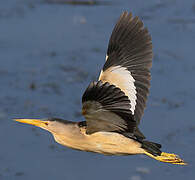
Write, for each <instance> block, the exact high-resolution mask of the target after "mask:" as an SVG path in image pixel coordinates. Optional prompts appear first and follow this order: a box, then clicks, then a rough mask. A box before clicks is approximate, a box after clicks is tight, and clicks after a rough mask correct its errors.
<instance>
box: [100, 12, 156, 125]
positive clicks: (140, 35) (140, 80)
mask: <svg viewBox="0 0 195 180" xmlns="http://www.w3.org/2000/svg"><path fill="white" fill-rule="evenodd" d="M152 57H153V54H152V42H151V36H150V35H149V33H148V30H147V29H146V28H144V27H143V23H142V21H141V20H140V19H139V18H138V17H134V18H133V17H132V14H131V13H129V14H128V13H127V12H124V13H122V15H121V16H120V18H119V20H118V22H117V24H116V25H115V27H114V29H113V32H112V35H111V37H110V41H109V45H108V50H107V56H106V63H105V64H104V67H103V70H102V71H101V74H100V77H99V80H101V81H102V82H109V83H110V84H113V85H115V86H116V87H118V88H120V89H121V90H122V91H123V92H124V93H125V95H127V96H128V97H129V100H130V102H131V109H130V110H131V112H132V114H133V115H134V117H135V120H136V122H137V124H139V122H140V119H141V117H142V115H143V112H144V108H145V106H146V101H147V97H148V93H149V88H150V68H151V66H152Z"/></svg>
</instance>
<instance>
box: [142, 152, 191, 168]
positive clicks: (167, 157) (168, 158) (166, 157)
mask: <svg viewBox="0 0 195 180" xmlns="http://www.w3.org/2000/svg"><path fill="white" fill-rule="evenodd" d="M144 153H145V154H146V155H147V156H150V157H151V158H154V159H156V160H158V161H161V162H165V163H171V164H179V165H187V163H185V162H184V160H182V159H180V158H179V156H177V155H176V154H170V153H165V152H162V153H161V155H160V156H154V155H152V154H151V153H149V152H147V151H145V152H144Z"/></svg>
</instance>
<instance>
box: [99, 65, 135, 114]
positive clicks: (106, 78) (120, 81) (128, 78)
mask: <svg viewBox="0 0 195 180" xmlns="http://www.w3.org/2000/svg"><path fill="white" fill-rule="evenodd" d="M99 80H101V81H103V82H109V83H110V84H113V85H115V86H116V87H118V88H120V89H121V90H122V91H123V92H124V93H125V95H126V96H128V97H129V100H130V102H131V109H130V110H131V112H132V114H134V111H135V106H136V99H137V96H136V94H137V92H136V87H135V84H134V82H135V79H134V78H133V76H132V75H131V72H130V71H128V70H127V69H126V68H125V67H121V66H114V67H110V68H108V69H107V70H106V71H101V73H100V77H99Z"/></svg>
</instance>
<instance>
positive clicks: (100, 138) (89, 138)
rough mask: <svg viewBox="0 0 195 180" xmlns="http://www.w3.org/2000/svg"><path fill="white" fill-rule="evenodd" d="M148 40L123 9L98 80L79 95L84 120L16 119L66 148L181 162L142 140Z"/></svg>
mask: <svg viewBox="0 0 195 180" xmlns="http://www.w3.org/2000/svg"><path fill="white" fill-rule="evenodd" d="M152 58H153V53H152V41H151V36H150V35H149V32H148V30H147V28H144V26H143V23H142V21H141V20H140V19H139V18H138V17H132V14H131V13H128V12H123V13H122V14H121V16H120V18H119V20H118V22H117V23H116V25H115V27H114V29H113V32H112V34H111V37H110V40H109V45H108V50H107V55H106V62H105V64H104V66H103V69H102V70H101V72H100V76H99V79H98V81H97V82H92V83H91V84H90V85H89V86H88V88H87V89H86V90H85V92H84V94H83V97H82V105H83V106H82V114H83V116H84V117H85V119H86V121H82V122H71V121H66V120H62V119H57V118H49V119H42V120H39V119H15V120H16V121H18V122H22V123H27V124H32V125H34V126H38V127H41V128H43V129H45V130H47V131H49V132H51V133H52V134H53V136H54V138H55V140H56V141H57V142H58V143H60V144H62V145H64V146H67V147H70V148H73V149H77V150H82V151H90V152H96V153H101V154H105V155H133V154H146V155H148V156H150V157H152V158H154V159H156V160H158V161H162V162H167V163H172V164H180V165H184V164H185V162H184V161H183V160H182V159H180V158H179V157H178V156H177V155H175V154H170V153H165V152H162V151H161V150H160V148H161V145H160V144H157V143H154V142H150V141H147V140H145V136H144V135H143V134H142V133H141V131H140V130H139V128H138V125H139V123H140V119H141V117H142V115H143V113H144V108H145V106H146V101H147V97H148V93H149V88H150V68H151V66H152Z"/></svg>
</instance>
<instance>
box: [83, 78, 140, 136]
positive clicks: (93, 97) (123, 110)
mask: <svg viewBox="0 0 195 180" xmlns="http://www.w3.org/2000/svg"><path fill="white" fill-rule="evenodd" d="M82 103H83V108H82V113H83V115H84V116H85V119H86V124H87V133H88V134H91V133H94V132H98V131H108V132H113V131H114V132H126V131H128V132H129V133H133V132H134V130H135V128H136V122H135V121H134V119H133V115H132V113H131V111H130V106H131V105H130V100H129V98H128V97H127V96H126V95H125V94H124V92H122V91H121V90H120V89H119V88H117V87H116V86H114V85H110V84H109V83H104V84H103V83H102V82H101V81H98V82H92V83H91V84H90V85H89V86H88V88H87V89H86V91H85V93H84V94H83V97H82Z"/></svg>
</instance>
